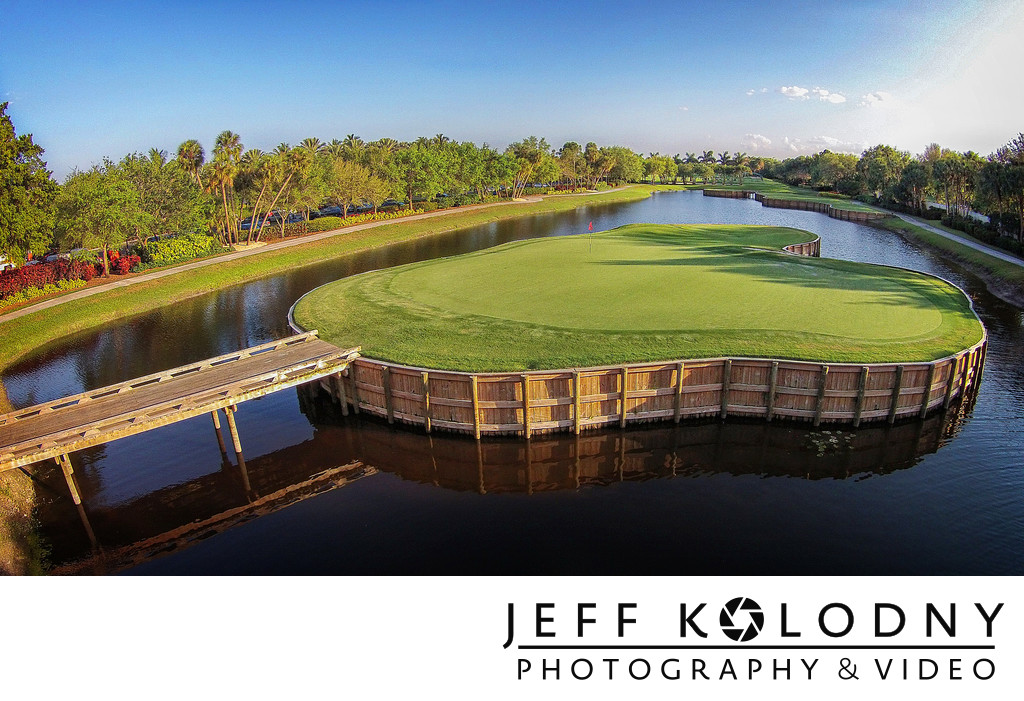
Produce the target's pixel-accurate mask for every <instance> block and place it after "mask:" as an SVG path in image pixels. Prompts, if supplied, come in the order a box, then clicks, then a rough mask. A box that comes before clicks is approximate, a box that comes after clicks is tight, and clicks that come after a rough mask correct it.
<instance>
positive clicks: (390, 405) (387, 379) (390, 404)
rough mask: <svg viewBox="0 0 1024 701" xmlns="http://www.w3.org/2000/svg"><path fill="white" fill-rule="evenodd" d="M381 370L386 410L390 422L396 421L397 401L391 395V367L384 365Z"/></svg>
mask: <svg viewBox="0 0 1024 701" xmlns="http://www.w3.org/2000/svg"><path fill="white" fill-rule="evenodd" d="M380 372H381V384H383V385H384V410H385V411H386V412H387V415H388V423H389V424H393V423H395V402H394V399H392V397H391V368H390V367H388V366H387V365H385V366H383V367H382V368H381V370H380Z"/></svg>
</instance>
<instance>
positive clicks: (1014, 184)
mask: <svg viewBox="0 0 1024 701" xmlns="http://www.w3.org/2000/svg"><path fill="white" fill-rule="evenodd" d="M4 109H5V106H4V107H3V108H0V127H2V130H0V137H2V138H0V146H2V148H3V149H4V150H3V151H2V154H0V155H2V158H3V159H4V160H0V167H2V168H4V169H7V170H8V171H10V169H11V167H12V166H11V165H10V164H11V163H16V164H17V167H18V168H22V171H21V172H22V173H23V174H24V173H27V172H31V173H33V174H34V175H33V177H36V178H38V180H37V182H36V183H35V185H33V186H32V187H31V188H30V187H27V186H26V187H23V188H22V189H20V190H19V189H17V188H13V187H12V188H8V189H6V190H4V191H3V192H2V193H0V197H2V198H6V199H0V217H7V220H4V219H0V222H3V228H2V229H0V252H3V251H8V252H9V253H8V255H10V256H11V257H17V256H18V255H20V254H19V253H18V251H19V250H20V251H21V252H22V253H23V252H24V250H25V249H33V250H37V251H39V252H42V251H43V249H45V247H46V245H47V244H48V243H49V237H48V235H47V232H48V230H49V229H50V227H51V226H52V225H53V219H52V217H51V218H49V219H48V218H47V217H48V215H47V212H46V211H45V204H46V203H47V202H49V201H51V200H53V198H54V193H55V192H56V189H57V188H58V186H56V185H55V184H54V183H52V181H49V185H47V180H48V173H47V172H46V170H45V163H44V162H42V161H41V160H40V159H39V155H40V154H41V153H42V149H39V148H38V147H37V146H35V145H34V144H31V137H28V139H27V140H26V139H25V138H24V137H16V136H15V135H14V132H13V126H11V125H10V120H9V119H7V118H6V115H5V113H4ZM14 144H18V146H14ZM18 148H20V149H22V150H21V151H18V150H17V149H18ZM12 154H14V155H12ZM18 154H20V155H18ZM19 159H20V160H19ZM26 169H27V170H26ZM94 171H95V172H94ZM751 172H756V173H759V174H761V175H764V176H766V177H771V178H776V179H779V180H782V181H783V182H786V183H788V184H792V185H801V186H807V187H812V188H816V189H819V190H829V191H836V192H839V193H841V194H845V195H850V196H859V197H862V198H865V199H868V200H877V201H879V202H882V203H889V204H892V205H894V206H896V205H898V206H902V207H905V208H907V209H908V210H912V211H914V212H918V213H922V212H924V211H925V210H926V209H927V203H928V201H929V200H930V199H934V200H938V201H940V202H943V203H945V204H946V205H947V206H948V208H949V211H950V214H951V215H953V216H966V215H967V214H969V213H970V212H971V211H972V209H973V210H980V211H984V212H986V213H989V214H990V216H992V217H993V221H994V222H995V225H996V226H997V227H999V228H1000V230H1003V231H1010V230H1011V229H1012V230H1013V231H1014V232H1015V235H1016V236H1017V237H1018V238H1020V239H1021V240H1022V241H1024V227H1022V225H1021V219H1022V218H1024V135H1018V136H1017V137H1016V138H1014V139H1013V140H1011V142H1010V143H1008V144H1007V145H1005V146H1004V147H1002V148H1000V149H999V150H998V151H997V152H996V153H994V154H991V155H989V156H988V158H982V157H981V156H979V155H978V154H976V153H973V152H970V151H967V152H964V153H957V152H954V151H950V150H949V149H943V148H942V147H941V146H939V145H938V144H929V145H928V146H927V147H926V148H925V150H924V152H923V153H922V154H921V155H919V156H917V157H911V156H910V154H909V153H907V152H905V151H900V150H897V149H895V148H893V147H891V146H888V145H885V144H879V145H877V146H874V147H872V148H869V149H867V150H865V151H864V152H863V153H862V154H861V155H860V156H859V157H858V156H856V155H853V154H846V153H833V152H831V151H829V150H823V151H821V152H820V153H818V154H813V155H801V156H797V157H794V158H788V159H785V160H781V161H780V160H776V159H774V158H769V157H764V156H757V155H749V154H747V153H744V152H742V151H737V152H735V153H731V152H729V151H721V152H718V153H717V154H716V152H715V151H712V150H704V151H693V152H686V153H685V155H680V154H676V155H675V156H667V155H662V154H660V153H650V154H648V155H647V157H646V158H644V157H643V156H641V155H640V154H638V153H636V152H634V151H633V150H632V149H629V148H627V147H624V146H615V145H612V146H598V144H596V143H595V142H587V143H586V144H585V145H583V146H581V145H580V143H579V142H576V141H567V142H565V143H564V144H563V145H562V147H561V148H560V149H558V150H554V149H552V148H551V146H550V145H549V144H548V143H547V141H546V140H545V139H543V138H539V137H537V136H529V137H526V138H525V139H522V140H521V141H517V142H515V143H512V144H510V145H509V146H508V147H507V148H506V149H504V151H499V150H497V149H494V148H491V147H490V146H489V145H487V144H484V145H483V146H477V145H476V144H474V143H471V142H462V143H459V142H456V141H454V140H453V139H451V138H450V137H448V136H446V135H445V134H441V133H438V134H435V135H434V136H432V137H427V136H422V137H419V138H418V139H416V140H414V141H412V142H399V141H397V140H395V139H391V138H381V139H378V140H376V141H371V142H366V141H364V140H363V139H362V138H360V137H359V136H357V135H355V134H348V135H346V136H345V138H344V139H332V140H331V141H329V142H324V141H322V140H321V139H319V138H317V137H309V138H306V139H303V140H302V141H301V142H300V144H299V145H298V146H296V147H294V148H292V147H291V146H289V145H288V144H280V145H279V146H278V147H277V148H276V149H274V150H273V151H270V152H266V153H265V152H263V151H260V150H259V149H249V150H244V146H243V144H242V141H241V138H240V137H239V136H238V135H237V134H235V133H234V132H231V131H224V132H221V133H220V134H219V135H218V136H217V138H216V140H215V143H214V146H213V149H212V151H211V159H210V160H207V159H206V153H205V152H204V150H203V146H202V145H201V144H200V143H199V141H197V140H195V139H188V140H186V141H184V142H182V143H181V145H180V146H179V147H178V149H177V151H176V153H175V154H174V155H173V158H171V157H169V156H168V154H166V153H164V152H162V151H159V150H151V151H150V152H149V153H147V154H138V153H134V154H129V155H128V156H125V157H124V158H123V159H122V160H121V161H120V162H118V163H112V162H110V161H105V162H104V165H103V166H102V167H100V168H96V169H93V171H87V172H85V173H77V172H76V173H74V174H73V177H71V178H69V181H68V185H69V187H68V194H67V196H66V197H59V198H57V201H59V202H60V205H61V208H60V210H59V213H60V217H59V219H60V221H59V222H58V225H57V229H58V230H59V232H60V233H61V243H67V242H70V241H72V240H73V239H74V240H82V241H85V240H86V239H89V240H97V241H98V239H96V235H95V227H92V228H90V227H89V226H86V225H85V224H83V223H82V222H83V221H87V220H89V217H92V216H93V214H91V213H88V212H86V211H85V210H84V209H82V207H80V206H79V205H81V193H83V192H86V191H88V188H90V187H92V188H93V193H94V194H95V196H96V197H97V198H99V199H100V200H101V201H104V202H107V203H108V205H109V203H111V202H121V204H122V205H123V207H124V212H125V217H123V221H121V222H117V221H114V222H113V230H114V232H115V233H116V235H115V236H114V238H113V239H111V241H110V243H109V245H115V244H117V240H116V239H120V238H121V237H122V235H123V236H135V235H138V236H140V237H141V236H145V235H150V234H154V233H165V232H170V231H195V230H203V229H206V230H209V231H211V232H214V233H215V234H216V235H218V237H219V238H220V240H221V241H222V242H223V243H225V244H228V243H235V242H238V241H239V239H240V238H243V232H244V230H248V232H247V233H246V235H245V238H249V239H250V240H254V241H258V240H259V239H260V237H261V235H262V231H263V229H264V227H265V226H266V225H267V224H268V223H270V222H271V221H274V222H276V223H278V224H280V226H281V228H282V232H283V231H284V223H285V217H286V216H287V214H288V213H295V212H301V213H302V214H303V216H304V217H305V218H306V219H308V218H310V216H311V214H312V213H313V212H314V210H315V209H318V208H320V207H322V206H323V205H324V204H328V203H330V204H336V205H338V206H339V207H341V209H342V212H341V214H342V216H343V217H347V216H349V214H350V213H351V210H352V209H353V208H354V207H357V206H359V205H364V204H365V205H369V206H372V207H373V209H374V212H375V213H376V211H377V210H378V208H380V207H382V206H384V205H385V203H386V202H387V201H388V200H389V199H391V198H395V199H398V200H404V201H405V202H404V203H403V206H406V207H408V208H409V209H410V210H411V209H413V208H414V207H415V206H416V203H418V202H425V201H436V202H437V203H438V204H439V205H442V206H450V205H452V204H465V203H468V202H473V201H484V200H487V199H491V198H496V197H511V198H519V197H522V196H524V195H525V194H526V193H527V192H528V190H529V188H531V186H532V185H534V184H539V185H541V186H549V185H553V184H559V185H561V186H565V187H569V188H572V189H576V188H581V187H586V188H591V189H594V188H597V187H598V185H599V184H601V183H602V182H640V181H644V180H647V181H649V182H652V183H655V182H661V183H672V182H679V180H680V179H682V180H683V181H685V182H688V183H697V182H704V183H710V182H718V183H729V182H733V183H736V184H738V185H740V186H742V183H743V179H744V177H745V176H747V175H748V174H750V173H751ZM94 180H95V182H94ZM101 180H102V181H103V182H102V183H100V181H101ZM8 181H9V182H13V181H11V180H10V179H8ZM101 184H102V187H100V185H101ZM47 187H49V188H50V190H47V189H46V188H47ZM124 187H127V188H129V189H130V190H131V191H132V192H131V193H126V192H125V191H124V189H123V188H124ZM32 188H35V189H32ZM104 188H105V189H104ZM29 190H31V191H32V192H33V193H34V195H32V196H33V197H35V198H36V199H35V201H36V202H37V203H40V206H41V207H42V209H41V210H39V211H38V212H37V213H36V214H35V215H31V216H25V217H23V218H22V219H21V224H17V225H15V224H10V223H8V222H9V221H12V216H20V215H21V213H22V212H27V211H30V210H29V208H28V206H22V205H19V206H17V207H14V206H12V205H10V204H9V201H10V200H11V198H12V197H14V196H15V195H13V194H12V193H21V195H18V196H24V193H26V192H28V191H29ZM46 192H49V197H47V196H45V194H44V193H46ZM441 196H443V198H442V197H441ZM76 198H77V199H76ZM76 202H77V203H78V204H77V205H76V204H75V203H76ZM101 209H102V208H101ZM12 212H14V215H12V214H11V213H12ZM132 212H136V213H137V214H138V216H136V215H135V214H132ZM275 213H276V214H275ZM96 216H98V215H96ZM243 217H247V218H248V221H247V222H245V223H244V224H243V222H242V219H243ZM26 222H28V223H31V226H30V227H28V228H26ZM72 222H76V223H74V224H72ZM19 226H21V227H22V228H20V229H19V228H18V227H19ZM90 226H91V225H90ZM33 227H34V228H33ZM19 232H20V233H19ZM32 232H34V233H32ZM88 232H93V233H88ZM33 236H34V237H35V238H33ZM100 243H102V245H108V244H107V243H103V242H100ZM97 245H99V244H97Z"/></svg>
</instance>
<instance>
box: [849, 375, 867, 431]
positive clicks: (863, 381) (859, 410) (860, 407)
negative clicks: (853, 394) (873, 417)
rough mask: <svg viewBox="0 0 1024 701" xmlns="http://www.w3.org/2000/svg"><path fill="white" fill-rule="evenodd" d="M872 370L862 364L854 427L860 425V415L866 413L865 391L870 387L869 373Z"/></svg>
mask: <svg viewBox="0 0 1024 701" xmlns="http://www.w3.org/2000/svg"><path fill="white" fill-rule="evenodd" d="M870 372H871V370H870V368H868V366H867V365H863V366H861V369H860V379H859V380H858V381H857V405H856V407H855V408H854V410H853V427H854V428H857V427H858V426H860V417H861V415H862V414H863V413H864V393H865V392H866V391H867V388H868V374H869V373H870Z"/></svg>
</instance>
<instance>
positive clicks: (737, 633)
mask: <svg viewBox="0 0 1024 701" xmlns="http://www.w3.org/2000/svg"><path fill="white" fill-rule="evenodd" d="M718 622H719V624H720V625H721V626H722V632H723V633H725V634H726V635H727V636H728V637H729V638H730V639H732V640H735V641H736V642H739V643H745V642H747V641H748V640H753V639H754V638H756V637H757V634H758V633H760V632H761V629H762V628H764V612H762V611H761V607H760V606H759V605H758V603H757V602H756V601H754V600H753V599H748V598H746V597H743V596H741V597H737V598H735V599H733V600H732V601H730V602H729V603H727V604H726V605H725V606H724V607H723V608H722V613H721V615H719V617H718Z"/></svg>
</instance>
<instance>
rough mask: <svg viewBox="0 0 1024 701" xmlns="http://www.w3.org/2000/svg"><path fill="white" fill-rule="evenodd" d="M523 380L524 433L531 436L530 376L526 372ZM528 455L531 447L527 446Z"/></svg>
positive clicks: (522, 377) (522, 376) (528, 436)
mask: <svg viewBox="0 0 1024 701" xmlns="http://www.w3.org/2000/svg"><path fill="white" fill-rule="evenodd" d="M521 382H522V386H523V435H524V436H525V437H526V438H527V439H529V438H530V376H529V375H527V374H526V373H523V374H522V375H521ZM526 452H527V455H529V453H530V448H529V446H527V448H526Z"/></svg>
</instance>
